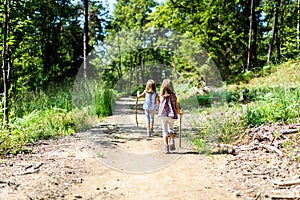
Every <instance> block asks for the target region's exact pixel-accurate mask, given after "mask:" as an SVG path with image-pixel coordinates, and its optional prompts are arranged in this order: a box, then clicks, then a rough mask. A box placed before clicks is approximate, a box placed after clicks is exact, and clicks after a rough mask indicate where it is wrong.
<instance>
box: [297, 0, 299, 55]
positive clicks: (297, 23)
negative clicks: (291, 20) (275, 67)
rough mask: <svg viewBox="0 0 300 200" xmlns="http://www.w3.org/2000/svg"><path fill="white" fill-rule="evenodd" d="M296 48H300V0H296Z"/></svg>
mask: <svg viewBox="0 0 300 200" xmlns="http://www.w3.org/2000/svg"><path fill="white" fill-rule="evenodd" d="M297 50H298V51H299V50H300V0H298V18H297Z"/></svg>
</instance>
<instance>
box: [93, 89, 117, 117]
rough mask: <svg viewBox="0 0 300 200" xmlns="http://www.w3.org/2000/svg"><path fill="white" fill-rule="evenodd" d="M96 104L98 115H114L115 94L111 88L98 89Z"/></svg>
mask: <svg viewBox="0 0 300 200" xmlns="http://www.w3.org/2000/svg"><path fill="white" fill-rule="evenodd" d="M95 95H96V97H95V106H96V114H97V116H98V117H106V116H110V115H112V109H113V102H114V94H113V90H111V89H102V90H98V91H96V94H95Z"/></svg>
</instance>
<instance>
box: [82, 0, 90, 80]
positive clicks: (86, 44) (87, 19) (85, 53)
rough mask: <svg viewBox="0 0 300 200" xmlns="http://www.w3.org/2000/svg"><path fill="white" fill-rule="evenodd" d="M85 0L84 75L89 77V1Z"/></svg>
mask: <svg viewBox="0 0 300 200" xmlns="http://www.w3.org/2000/svg"><path fill="white" fill-rule="evenodd" d="M83 1H84V33H83V77H84V78H86V77H87V68H88V58H87V57H88V44H89V39H88V33H89V24H88V23H89V18H88V15H89V1H88V0H83Z"/></svg>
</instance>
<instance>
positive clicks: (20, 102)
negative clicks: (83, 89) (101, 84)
mask: <svg viewBox="0 0 300 200" xmlns="http://www.w3.org/2000/svg"><path fill="white" fill-rule="evenodd" d="M100 94H101V95H102V96H101V95H100V96H101V98H100V99H101V100H99V101H97V102H98V103H99V102H100V103H99V104H97V102H95V101H93V102H92V103H94V104H95V103H96V104H97V105H101V106H102V107H101V106H100V107H98V111H99V112H100V113H101V116H106V115H109V114H110V113H109V112H111V107H107V105H108V103H110V104H111V103H112V91H110V90H103V93H102V92H101V93H100ZM73 95H74V91H73V88H72V85H71V84H66V85H56V84H53V85H50V86H48V87H47V88H45V89H44V90H42V89H37V90H33V91H32V90H28V91H19V92H18V93H16V94H15V95H12V96H11V99H10V100H11V101H10V106H9V108H10V110H9V120H10V121H9V123H8V125H7V127H4V126H3V124H2V123H0V128H1V130H0V155H1V154H17V153H19V152H22V151H24V150H25V149H26V148H27V146H28V144H30V143H34V142H36V141H39V140H47V139H51V138H55V137H64V136H66V135H71V134H73V133H75V132H77V131H81V130H84V129H87V128H90V127H91V125H92V124H93V123H95V121H97V120H99V119H98V118H97V117H96V116H95V114H94V113H95V105H94V104H92V105H89V104H81V105H82V106H81V107H80V108H77V107H73V102H72V97H73ZM90 95H91V96H92V95H94V97H93V98H94V99H97V94H95V93H94V94H93V93H90ZM81 96H84V94H83V95H81ZM102 97H103V98H102ZM107 97H109V98H110V99H106V98H107ZM0 104H2V101H0ZM110 104H109V105H110ZM101 109H104V111H102V110H101ZM0 117H3V115H2V112H1V113H0Z"/></svg>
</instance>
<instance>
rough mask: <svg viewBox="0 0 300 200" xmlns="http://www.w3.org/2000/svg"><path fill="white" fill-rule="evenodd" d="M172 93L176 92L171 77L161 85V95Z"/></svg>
mask: <svg viewBox="0 0 300 200" xmlns="http://www.w3.org/2000/svg"><path fill="white" fill-rule="evenodd" d="M170 94H175V90H174V87H173V83H172V81H171V80H170V79H164V80H163V82H162V84H161V87H160V95H161V96H169V95H170Z"/></svg>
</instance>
